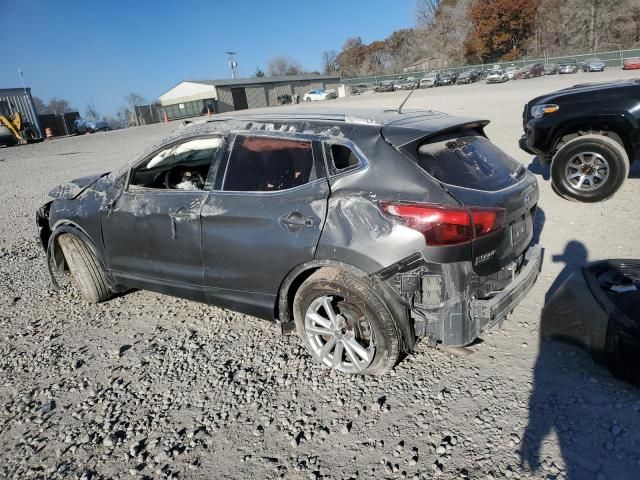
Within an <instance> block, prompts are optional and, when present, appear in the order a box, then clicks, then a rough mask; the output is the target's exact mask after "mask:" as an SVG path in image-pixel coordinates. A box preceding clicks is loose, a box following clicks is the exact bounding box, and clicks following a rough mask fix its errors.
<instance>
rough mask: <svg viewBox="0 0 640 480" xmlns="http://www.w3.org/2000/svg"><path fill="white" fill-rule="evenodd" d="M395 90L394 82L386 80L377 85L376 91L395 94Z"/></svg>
mask: <svg viewBox="0 0 640 480" xmlns="http://www.w3.org/2000/svg"><path fill="white" fill-rule="evenodd" d="M394 90H395V89H394V85H393V82H392V81H390V80H385V81H384V82H380V83H379V84H378V85H376V88H374V91H376V92H393V91H394Z"/></svg>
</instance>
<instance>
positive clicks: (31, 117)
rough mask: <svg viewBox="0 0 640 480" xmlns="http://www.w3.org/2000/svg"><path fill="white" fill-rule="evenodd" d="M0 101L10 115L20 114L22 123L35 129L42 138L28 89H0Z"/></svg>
mask: <svg viewBox="0 0 640 480" xmlns="http://www.w3.org/2000/svg"><path fill="white" fill-rule="evenodd" d="M0 101H5V102H7V104H8V105H9V111H10V112H11V113H14V112H20V114H21V115H22V121H23V122H28V123H30V124H31V125H33V126H34V127H36V129H37V130H38V133H39V134H40V137H43V136H44V135H43V133H42V127H41V126H40V120H38V114H37V112H36V107H35V106H34V104H33V98H32V97H31V89H30V88H0Z"/></svg>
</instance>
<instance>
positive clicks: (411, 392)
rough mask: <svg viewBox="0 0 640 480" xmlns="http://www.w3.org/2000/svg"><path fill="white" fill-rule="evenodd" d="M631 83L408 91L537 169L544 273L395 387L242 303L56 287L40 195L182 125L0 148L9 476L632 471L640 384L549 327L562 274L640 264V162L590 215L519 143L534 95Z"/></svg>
mask: <svg viewBox="0 0 640 480" xmlns="http://www.w3.org/2000/svg"><path fill="white" fill-rule="evenodd" d="M629 76H638V74H635V75H631V74H627V73H625V72H622V71H613V70H610V71H607V72H606V73H604V74H598V73H593V74H583V73H579V74H577V75H569V76H562V77H558V76H554V77H546V78H540V79H535V80H523V81H517V82H508V83H506V84H503V85H484V84H474V85H468V86H467V85H465V86H453V87H443V88H437V89H433V90H428V91H424V90H421V91H417V92H415V93H414V95H413V97H412V98H411V100H410V101H409V104H408V107H428V108H433V109H437V110H442V111H446V112H449V113H452V114H457V115H469V116H482V117H485V118H488V119H490V120H491V121H492V123H491V125H490V126H489V128H488V134H489V136H490V137H491V138H492V139H493V140H494V141H495V142H496V143H497V144H498V145H499V146H500V147H502V148H503V149H505V150H506V151H507V152H509V153H510V154H512V155H513V156H514V157H516V158H517V159H518V160H519V161H521V162H522V163H524V164H525V165H528V166H529V168H530V169H532V170H533V171H534V172H536V173H538V174H540V175H541V177H540V186H541V201H540V206H541V210H542V214H541V215H540V216H539V217H538V219H537V226H538V230H539V232H538V233H539V237H540V241H541V242H542V243H543V245H544V247H545V249H546V253H545V263H544V265H543V269H542V274H541V276H540V278H539V280H538V282H537V284H536V286H535V287H534V289H533V290H532V291H531V293H530V294H529V295H528V297H527V298H526V299H525V300H524V301H523V302H522V304H521V305H520V306H519V307H518V308H517V309H516V311H515V312H514V314H513V315H512V316H511V317H510V318H509V320H508V321H507V322H505V324H504V326H503V328H502V329H500V330H496V331H494V332H492V333H490V334H489V335H487V336H485V337H484V338H483V339H482V341H480V342H478V343H477V344H476V345H475V346H474V347H473V351H474V353H473V354H471V355H468V356H463V357H457V356H452V355H451V354H449V353H447V352H445V351H442V350H433V349H428V348H426V347H425V346H424V345H419V346H418V348H417V351H416V352H415V354H413V355H410V356H409V357H407V358H406V359H404V360H403V361H402V362H401V363H400V364H399V365H398V367H397V368H396V369H395V371H394V372H392V373H391V374H390V375H387V376H384V377H371V378H369V377H368V378H362V377H353V376H347V375H342V374H336V373H332V372H330V371H328V370H326V369H325V368H323V367H321V366H320V365H317V364H315V363H314V362H312V361H311V359H310V357H309V356H308V355H307V354H306V352H305V351H304V349H303V348H302V347H301V343H300V342H299V341H298V339H297V338H296V337H295V336H290V337H282V336H280V334H279V331H278V329H277V328H276V326H275V325H272V324H270V323H267V322H263V321H259V320H256V319H254V318H251V317H247V316H244V315H240V314H236V313H233V312H230V311H225V310H221V309H218V308H214V307H209V306H206V305H200V304H196V303H191V302H188V301H184V300H180V299H174V298H170V297H165V296H161V295H157V294H154V293H150V292H142V291H138V292H134V293H130V294H126V295H123V296H120V297H118V298H115V299H113V300H111V301H109V302H106V303H104V304H100V305H87V304H85V303H84V302H83V301H82V299H81V298H80V297H79V295H78V293H77V292H76V291H75V289H74V288H73V287H72V286H69V287H67V288H66V289H64V290H63V291H62V292H60V293H56V292H53V291H52V290H51V289H50V288H49V285H48V279H47V275H46V274H45V267H44V256H43V253H42V251H41V249H40V247H39V245H38V244H37V241H36V230H35V225H34V211H35V209H36V208H37V207H38V206H39V205H40V204H41V203H43V202H44V201H45V200H46V192H47V191H48V190H49V189H50V188H52V187H53V186H55V185H56V184H58V183H61V182H63V181H65V180H68V179H70V178H74V177H79V176H82V175H85V174H89V173H92V172H96V171H104V170H109V169H112V168H114V167H117V166H119V165H122V164H123V163H125V162H127V161H128V160H129V159H130V158H131V157H132V156H133V155H134V154H135V153H137V152H139V151H141V150H142V149H143V148H145V147H146V146H148V145H149V144H150V143H152V142H154V141H156V140H158V139H160V138H161V137H163V136H164V135H166V134H167V133H169V132H170V131H171V130H172V129H174V128H175V127H176V124H160V125H154V126H150V127H144V128H131V129H128V130H124V131H115V132H108V133H100V134H94V135H88V136H81V137H72V138H64V139H57V140H52V141H49V142H46V143H41V144H36V145H28V146H23V147H16V148H11V149H6V148H5V149H0V200H1V203H0V204H1V205H2V207H3V208H2V210H1V211H0V221H1V222H2V225H3V228H2V235H1V236H0V446H1V447H2V448H1V449H0V478H81V479H98V478H126V477H130V478H188V479H191V478H193V479H211V478H292V479H298V478H301V479H302V478H309V479H319V478H335V479H349V478H433V477H435V476H437V477H438V478H444V479H449V478H461V479H465V478H469V479H494V478H514V479H518V478H520V479H528V478H535V479H538V478H545V479H558V480H560V479H571V480H574V479H575V480H578V479H579V480H582V479H587V480H588V479H597V480H604V479H625V480H626V479H633V478H640V473H638V472H640V447H639V445H640V392H639V390H638V389H634V388H632V387H629V386H626V385H625V384H623V383H621V382H619V381H617V380H615V379H614V378H612V377H611V376H610V375H609V374H608V373H607V371H606V370H604V369H602V368H600V367H598V366H596V365H594V364H593V363H592V362H591V361H590V359H589V358H588V357H587V356H586V355H585V354H584V353H582V352H581V351H580V350H577V349H575V348H573V347H569V346H564V345H561V344H557V343H555V342H549V341H540V339H539V334H538V330H539V315H540V310H541V307H542V305H543V304H544V299H545V294H546V292H547V291H548V289H549V288H550V287H551V285H552V283H553V282H554V280H555V279H556V278H557V277H558V276H560V277H561V278H562V277H563V276H564V275H566V274H567V273H568V272H570V271H571V270H573V269H575V268H576V267H577V266H578V265H580V264H582V263H583V262H585V261H586V260H587V259H588V260H596V259H601V258H612V257H635V258H638V257H640V244H639V242H638V232H639V231H640V220H639V219H638V215H637V211H638V207H640V199H639V197H638V195H637V193H635V192H637V188H638V178H640V165H636V167H639V168H634V169H633V170H632V178H631V179H630V180H629V181H628V182H627V183H626V184H625V186H624V187H623V189H622V190H621V191H620V192H619V193H618V195H617V196H616V197H615V198H613V199H611V200H609V201H607V202H604V203H601V204H596V205H581V204H575V203H570V202H567V201H564V200H562V199H560V198H559V197H557V196H556V195H554V194H553V192H552V191H551V188H550V185H549V183H548V182H546V181H544V180H543V176H544V175H545V172H544V171H543V169H542V168H541V167H540V166H539V165H538V164H536V163H535V162H532V158H531V157H530V156H529V155H527V154H525V153H524V152H521V151H520V150H519V149H518V147H517V140H518V138H519V136H520V132H521V111H522V106H523V104H524V103H525V102H526V101H527V100H528V99H530V98H532V97H533V96H536V95H539V94H542V93H545V92H548V91H552V90H555V89H558V88H562V87H565V86H569V85H572V84H575V83H577V82H582V81H585V79H588V80H590V81H593V80H594V79H611V78H622V77H629ZM403 96H404V93H389V94H377V95H366V96H361V97H352V98H348V99H343V100H337V101H334V102H344V104H345V105H351V104H370V105H383V106H386V107H393V106H396V105H398V104H399V103H400V101H401V99H402V98H403ZM314 106H318V105H314Z"/></svg>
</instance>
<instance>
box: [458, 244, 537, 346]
mask: <svg viewBox="0 0 640 480" xmlns="http://www.w3.org/2000/svg"><path fill="white" fill-rule="evenodd" d="M541 265H542V248H541V247H540V245H535V246H533V247H531V248H529V250H528V251H527V253H526V256H525V263H524V265H523V266H522V268H521V270H520V273H519V274H518V275H517V276H516V277H515V278H514V280H513V281H512V282H511V283H510V284H509V285H508V286H507V287H506V288H505V289H504V290H502V291H501V292H500V293H498V294H497V295H496V296H494V297H493V298H490V299H488V300H477V299H472V300H471V302H470V312H469V316H470V318H471V325H470V329H471V330H472V331H475V332H477V333H478V335H479V334H480V333H482V332H484V331H486V330H488V329H490V328H491V327H493V326H494V325H496V324H497V323H499V322H501V321H502V320H504V319H505V318H506V317H507V315H509V313H511V311H512V310H513V309H514V308H515V307H516V306H517V305H518V304H519V303H520V302H521V301H522V299H523V298H524V297H525V295H526V294H527V293H528V292H529V290H531V287H533V284H534V283H535V282H536V279H537V278H538V274H539V273H540V267H541Z"/></svg>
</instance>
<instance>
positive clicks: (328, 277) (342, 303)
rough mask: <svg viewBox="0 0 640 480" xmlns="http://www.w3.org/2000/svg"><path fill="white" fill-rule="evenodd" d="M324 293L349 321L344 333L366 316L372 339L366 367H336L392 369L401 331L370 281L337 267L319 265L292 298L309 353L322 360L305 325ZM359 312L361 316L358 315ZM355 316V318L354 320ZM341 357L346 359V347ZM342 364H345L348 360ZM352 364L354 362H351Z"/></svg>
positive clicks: (374, 370)
mask: <svg viewBox="0 0 640 480" xmlns="http://www.w3.org/2000/svg"><path fill="white" fill-rule="evenodd" d="M326 296H330V297H333V301H334V304H335V306H336V312H337V313H339V314H341V315H343V316H344V318H346V321H347V322H349V323H348V324H347V326H346V328H344V329H343V333H344V331H345V330H347V335H352V334H354V331H355V330H354V327H353V323H358V325H360V326H362V325H363V323H362V320H361V319H365V320H366V321H365V322H364V324H365V326H366V327H367V329H368V330H369V333H370V339H371V341H370V343H369V346H368V348H369V349H370V351H372V359H371V361H370V363H369V364H368V366H366V368H362V369H361V370H360V371H349V370H348V369H347V370H345V369H341V368H337V370H342V371H347V372H348V373H356V374H361V375H362V374H367V375H371V374H373V375H380V374H384V373H386V372H388V371H390V370H392V369H393V367H394V366H395V365H396V363H397V362H398V358H399V355H400V335H401V334H400V332H399V330H398V327H397V325H396V322H395V320H394V318H393V316H392V314H391V312H390V311H389V309H388V308H387V306H386V305H385V303H384V302H383V300H382V299H381V297H380V296H379V295H378V294H377V293H376V291H375V290H374V288H373V286H372V285H371V284H370V283H368V282H367V281H365V280H363V279H361V278H359V277H357V276H355V275H353V274H351V273H349V272H346V271H344V270H341V269H338V268H332V267H331V268H321V269H320V270H318V271H316V272H314V273H313V274H312V275H311V276H310V277H309V278H308V279H307V280H305V281H304V282H303V283H302V285H301V286H300V288H299V289H298V291H297V293H296V296H295V299H294V301H293V315H294V319H295V322H296V328H297V331H298V334H299V335H300V337H301V338H302V341H303V342H304V344H305V345H306V347H307V349H308V350H309V352H310V354H311V356H312V357H314V358H315V359H316V360H317V361H318V362H321V363H325V362H323V361H322V359H321V358H320V357H319V355H318V354H316V352H315V351H314V348H313V347H312V345H311V340H310V339H309V337H308V335H307V327H306V326H305V314H306V313H307V310H308V309H309V308H310V306H311V305H312V303H314V302H315V301H317V300H318V299H321V298H323V297H326ZM354 312H355V313H356V314H355V315H350V313H354ZM360 314H361V315H362V316H359V315H360ZM349 317H351V318H349ZM355 317H357V318H358V320H355ZM354 320H355V322H354ZM355 329H357V330H358V332H360V331H361V330H360V327H359V326H358V327H355ZM357 335H358V342H359V343H360V344H361V345H362V343H361V340H360V338H361V337H360V335H359V333H358V334H357ZM341 338H347V337H346V336H345V337H341ZM343 348H346V347H343ZM365 348H367V347H365ZM334 353H335V351H334ZM341 358H344V359H345V360H347V361H348V360H349V358H348V355H347V352H346V350H345V351H344V352H343V355H341ZM325 364H327V363H325ZM341 364H342V362H341ZM345 364H346V365H348V363H345ZM351 365H354V364H353V362H352V363H351ZM332 368H333V367H332Z"/></svg>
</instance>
